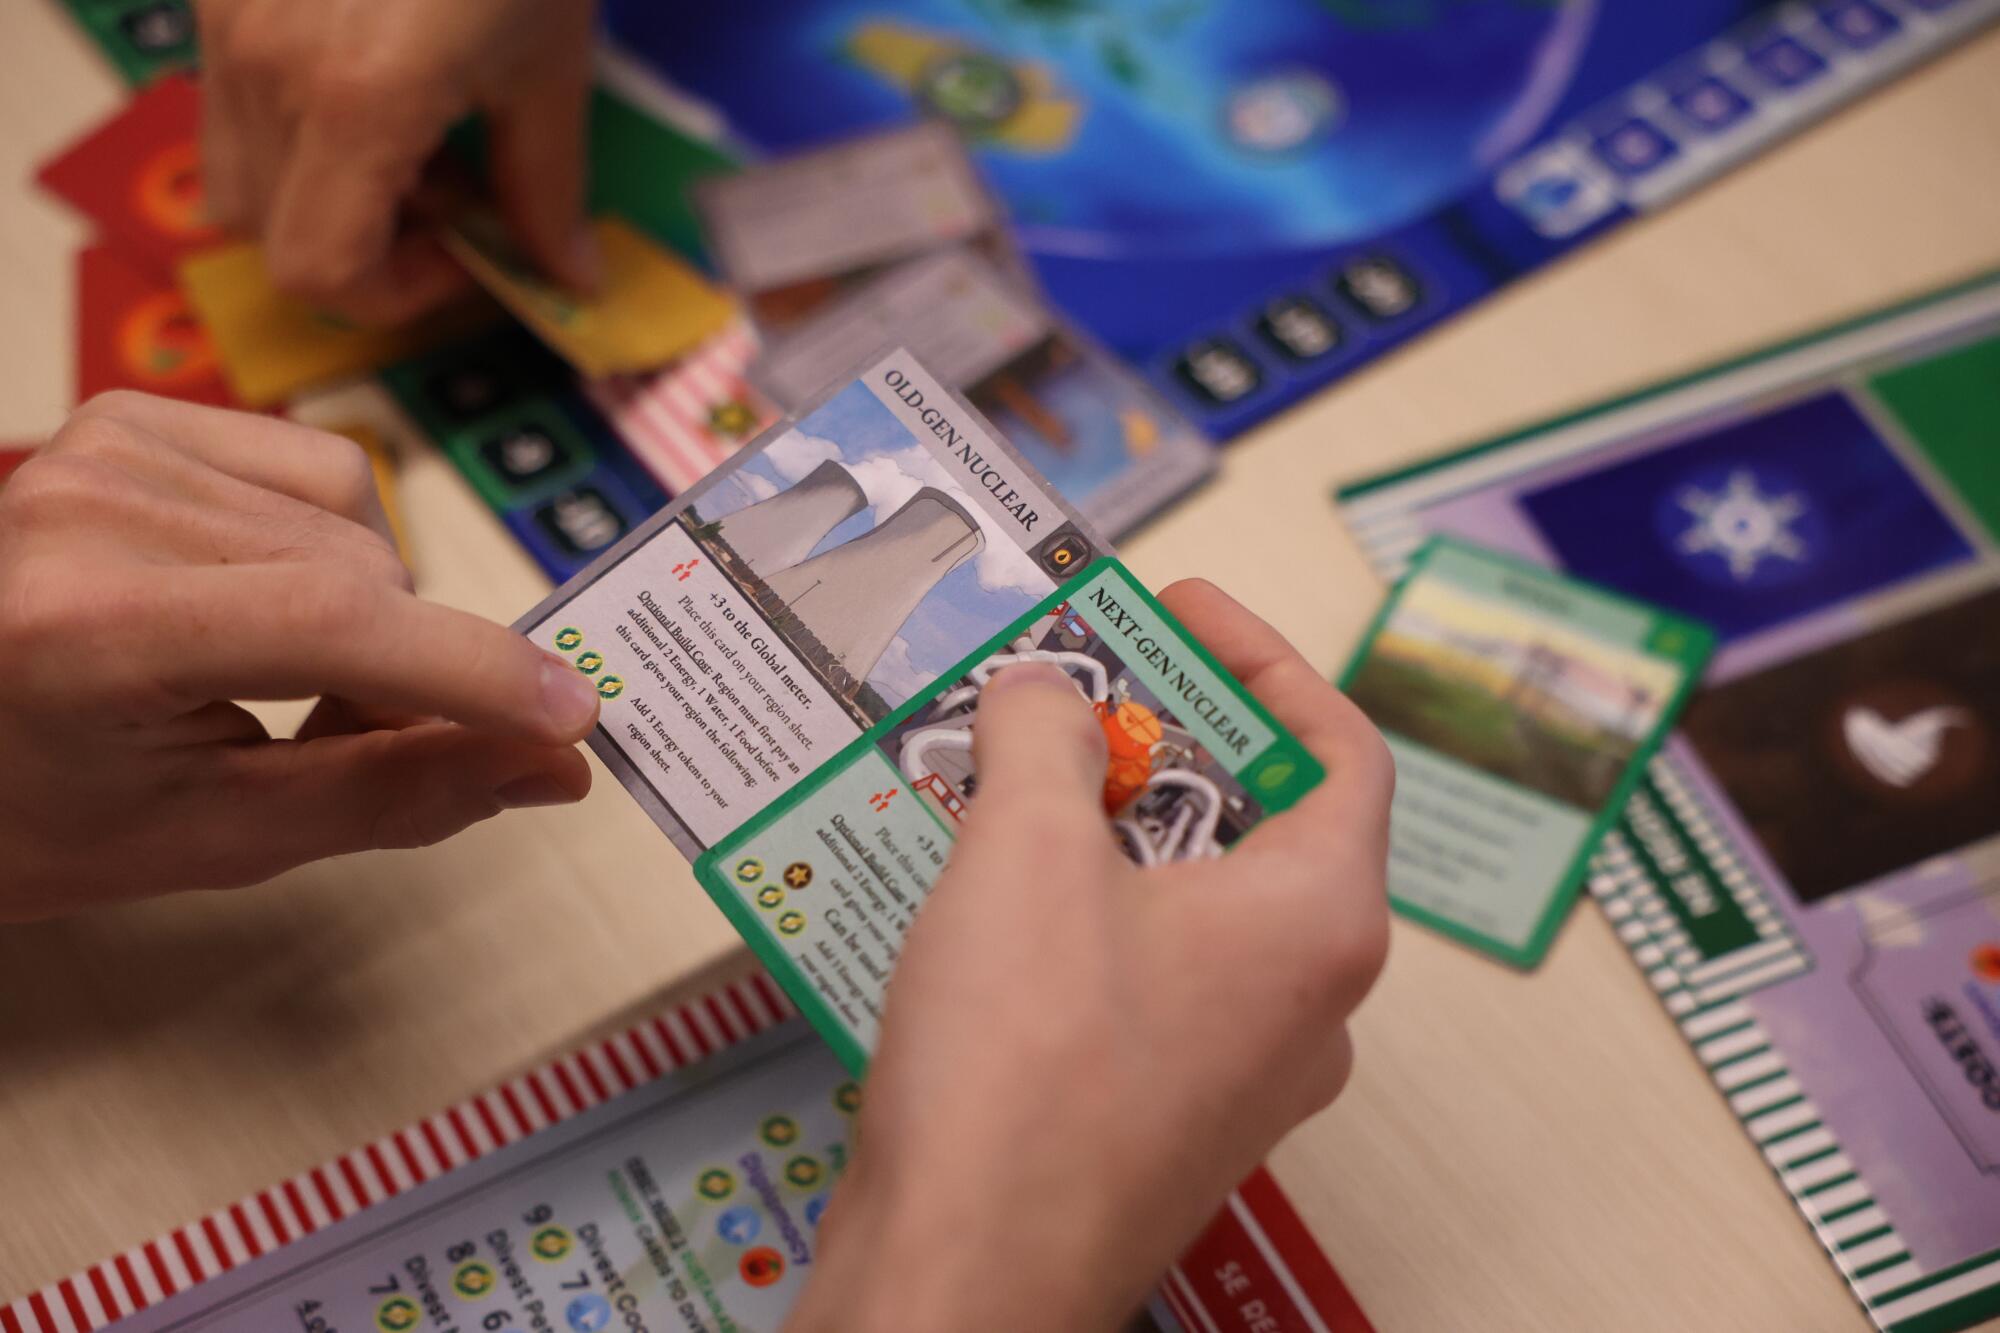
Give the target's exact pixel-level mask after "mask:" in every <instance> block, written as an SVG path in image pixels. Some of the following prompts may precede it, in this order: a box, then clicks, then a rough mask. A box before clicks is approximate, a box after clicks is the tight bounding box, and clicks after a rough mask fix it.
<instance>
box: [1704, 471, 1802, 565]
mask: <svg viewBox="0 0 2000 1333" xmlns="http://www.w3.org/2000/svg"><path fill="white" fill-rule="evenodd" d="M1674 502H1675V503H1676V504H1678V505H1679V506H1680V507H1681V509H1682V510H1683V511H1685V512H1686V513H1687V514H1688V515H1689V517H1691V518H1692V519H1693V520H1694V522H1693V524H1692V525H1691V526H1690V527H1689V528H1688V529H1687V530H1686V531H1684V532H1683V533H1681V535H1680V537H1679V538H1678V540H1677V543H1676V544H1677V545H1678V546H1679V547H1680V549H1681V550H1682V551H1684V552H1686V553H1688V554H1689V555H1696V554H1703V553H1707V554H1713V555H1717V556H1720V557H1721V558H1722V559H1723V561H1724V562H1725V563H1726V564H1728V566H1729V573H1730V576H1731V577H1732V578H1734V579H1736V581H1737V582H1739V583H1747V582H1748V581H1749V580H1750V579H1751V578H1753V577H1755V575H1756V573H1757V569H1758V567H1759V566H1760V565H1761V564H1763V562H1764V561H1766V560H1792V561H1800V560H1804V559H1805V558H1806V544H1805V542H1804V541H1803V540H1802V539H1801V538H1800V536H1799V534H1798V533H1796V532H1794V531H1793V530H1792V528H1791V523H1792V521H1793V520H1794V519H1797V518H1799V517H1801V516H1803V515H1804V514H1805V512H1806V502H1805V500H1804V498H1803V497H1801V496H1800V495H1798V494H1796V493H1789V494H1788V493H1783V492H1779V493H1775V494H1771V495H1766V494H1764V492H1763V491H1761V490H1759V489H1758V487H1757V476H1756V474H1755V473H1753V472H1752V471H1750V469H1748V468H1737V469H1736V470H1735V471H1733V472H1731V473H1730V474H1729V480H1728V482H1727V484H1725V485H1724V486H1723V487H1722V488H1721V490H1720V491H1706V490H1703V489H1702V488H1701V487H1699V486H1686V487H1683V488H1682V489H1681V492H1680V494H1678V495H1676V496H1675V497H1674Z"/></svg>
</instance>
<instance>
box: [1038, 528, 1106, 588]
mask: <svg viewBox="0 0 2000 1333" xmlns="http://www.w3.org/2000/svg"><path fill="white" fill-rule="evenodd" d="M1096 554H1097V552H1096V551H1095V550H1093V549H1092V548H1091V545H1090V543H1089V542H1088V541H1086V540H1085V539H1084V536H1083V534H1082V533H1080V532H1078V531H1077V530H1076V529H1075V528H1074V527H1064V528H1062V529H1061V530H1059V531H1057V532H1056V533H1054V534H1053V535H1051V536H1050V537H1049V538H1048V540H1046V541H1044V542H1043V543H1042V544H1041V545H1040V546H1039V547H1037V548H1036V549H1035V562H1036V563H1037V564H1039V565H1041V567H1042V569H1043V570H1044V571H1045V572H1047V574H1048V576H1049V577H1050V578H1052V579H1054V580H1055V581H1056V582H1057V583H1061V582H1063V581H1064V580H1065V579H1067V578H1069V577H1070V576H1071V575H1072V574H1075V573H1077V572H1078V571H1079V570H1081V569H1082V568H1083V567H1084V566H1085V565H1088V564H1089V563H1090V562H1091V559H1092V557H1094V556H1095V555H1096Z"/></svg>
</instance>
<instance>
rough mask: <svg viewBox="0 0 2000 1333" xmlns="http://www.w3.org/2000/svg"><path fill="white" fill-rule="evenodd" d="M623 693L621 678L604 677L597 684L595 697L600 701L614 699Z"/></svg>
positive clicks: (623, 685)
mask: <svg viewBox="0 0 2000 1333" xmlns="http://www.w3.org/2000/svg"><path fill="white" fill-rule="evenodd" d="M623 693H625V681H624V679H623V678H622V677H619V676H606V677H605V678H604V679H603V680H600V681H598V682H597V697H598V698H600V699H616V698H617V697H618V696H619V695H621V694H623Z"/></svg>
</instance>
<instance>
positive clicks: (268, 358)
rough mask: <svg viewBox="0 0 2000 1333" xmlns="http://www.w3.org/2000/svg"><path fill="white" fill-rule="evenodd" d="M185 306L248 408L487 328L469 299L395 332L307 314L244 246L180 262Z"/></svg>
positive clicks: (483, 310) (479, 302) (487, 307)
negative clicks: (204, 328) (211, 342)
mask: <svg viewBox="0 0 2000 1333" xmlns="http://www.w3.org/2000/svg"><path fill="white" fill-rule="evenodd" d="M181 283H182V285H183V286H184V287H185V288H186V289H187V298H188V301H189V302H190V303H191V304H192V305H193V306H194V308H195V309H196V310H197V311H199V312H200V314H201V318H202V320H203V321H204V323H206V325H207V326H208V329H209V332H210V334H211V335H212V336H213V338H214V340H215V347H216V350H217V352H218V353H219V355H220V358H221V363H222V370H223V373H224V374H225V375H226V376H227V377H228V380H229V384H230V387H231V388H232V389H234V390H235V392H236V395H237V397H239V398H241V399H242V400H243V401H244V402H245V403H247V404H248V405H250V406H251V407H272V406H275V405H277V404H279V403H282V402H284V401H285V400H286V399H288V398H290V397H292V396H293V395H294V394H298V393H303V392H305V391H306V390H308V389H314V388H318V387H320V386H322V385H325V384H329V383H331V382H333V381H335V380H340V379H346V378H349V377H350V376H354V375H362V374H366V373H368V372H369V371H372V370H379V369H380V368H381V367H383V366H385V365H388V364H390V363H391V362H395V361H401V360H403V359H404V358H406V357H411V356H415V355H417V354H419V353H420V352H423V351H425V350H426V349H428V348H431V347H434V346H437V345H439V344H440V343H443V342H447V341H449V340H451V339H453V338H456V337H458V336H459V335H461V334H464V333H469V332H471V331H472V330H474V329H477V328H479V327H480V326H482V325H485V324H489V323H491V322H492V321H493V320H494V319H495V318H496V317H497V314H498V312H497V311H496V310H495V309H494V307H493V304H492V303H491V302H490V301H486V300H484V299H476V300H473V301H470V302H466V303H461V304H458V305H454V306H451V307H449V308H447V309H444V310H440V311H438V312H437V313H436V314H433V315H427V316H425V317H424V318H422V319H420V320H418V321H417V322H415V323H413V324H406V325H403V326H402V327H400V328H393V329H375V328H363V327H361V326H359V325H356V324H352V323H349V322H348V321H347V320H345V319H342V318H340V317H339V316H337V315H332V314H328V313H326V312H324V311H319V310H315V309H313V308H312V307H311V306H309V305H306V304H305V303H304V302H302V301H298V300H294V299H293V298H292V297H289V296H286V295H285V294H284V293H282V292H280V291H279V290H278V289H277V288H276V287H274V286H273V285H272V284H271V277H270V274H269V273H268V272H267V271H266V270H265V267H264V255H263V251H262V250H260V249H259V248H258V247H257V246H255V245H251V244H248V243H239V244H235V245H228V246H224V247H222V248H221V249H218V250H207V251H204V252H202V253H201V254H198V255H196V256H194V257H193V258H192V259H189V260H187V261H186V262H185V263H183V264H182V265H181Z"/></svg>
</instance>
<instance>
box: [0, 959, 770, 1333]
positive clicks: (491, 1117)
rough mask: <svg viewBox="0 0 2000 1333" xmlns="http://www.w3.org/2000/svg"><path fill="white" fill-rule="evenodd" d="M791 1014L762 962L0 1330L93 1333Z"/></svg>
mask: <svg viewBox="0 0 2000 1333" xmlns="http://www.w3.org/2000/svg"><path fill="white" fill-rule="evenodd" d="M797 1012H798V1011H797V1010H796V1009H794V1008H793V1007H792V1003H791V1001H790V1000H788V999H786V998H785V995H784V993H783V992H782V991H780V990H779V989H778V987H777V986H775V985H774V984H772V982H771V980H770V978H768V977H766V976H765V975H764V974H763V973H762V972H757V973H753V974H751V975H749V976H747V977H744V978H743V979H741V980H738V981H733V982H730V983H728V984H726V985H724V986H721V987H719V988H717V989H716V990H714V991H711V992H709V993H708V994H706V995H703V996H700V997H698V998H696V999H694V1000H691V1001H689V1002H688V1003H686V1004H683V1005H680V1006H678V1007H677V1008H674V1009H671V1010H669V1011H667V1012H666V1013H664V1014H661V1015H659V1016H658V1017H656V1018H653V1019H651V1020H650V1021H648V1022H645V1023H641V1024H639V1025H638V1026H636V1027H632V1028H628V1029H626V1030H625V1031H623V1032H620V1033H617V1034H615V1035H613V1036H611V1037H610V1038H608V1039H606V1040H604V1041H600V1042H597V1043H595V1044H593V1045H590V1046H586V1047H584V1048H583V1049H581V1050H578V1051H573V1052H571V1053H570V1054H569V1055H566V1056H563V1057H561V1058H560V1059H557V1060H553V1061H551V1062H550V1063H548V1064H546V1065H543V1066H542V1067H541V1068H539V1069H534V1070H530V1071H529V1072H528V1073H526V1074H523V1075H520V1076H519V1077H517V1078H512V1079H509V1080H508V1081H507V1082H505V1083H502V1084H501V1085H500V1086H499V1087H496V1088H492V1089H489V1090H487V1091H486V1092H483V1093H480V1094H479V1095H477V1096H474V1097H470V1098H467V1099H466V1100H465V1101H462V1102H459V1103H458V1104H457V1105H455V1106H451V1107H448V1108H446V1109H445V1110H444V1111H443V1112H441V1113H440V1114H437V1115H434V1116H431V1117H429V1118H428V1119H425V1120H420V1121H418V1122H417V1123H416V1124H414V1125H410V1126H408V1127H406V1128H404V1129H399V1130H397V1131H396V1132H394V1133H393V1134H389V1135H387V1136H385V1137H383V1138H380V1139H377V1140H375V1141H374V1142H373V1143H369V1144H366V1145H364V1146H362V1147H360V1148H357V1149H355V1150H354V1151H352V1152H349V1153H347V1154H345V1155H343V1156H340V1157H336V1158H335V1159H333V1160H332V1161H330V1162H326V1163H323V1164H321V1165H319V1166H315V1167H313V1168H312V1169H310V1170H308V1171H304V1172H302V1173H300V1174H299V1175H296V1176H293V1177H292V1178H291V1179H289V1180H287V1181H284V1182H283V1183H282V1184H279V1185H275V1186H273V1187H271V1188H270V1189H266V1190H260V1191H259V1192H257V1193H256V1194H253V1195H251V1196H250V1197H249V1198H247V1199H239V1200H237V1201H236V1202H235V1203H232V1204H229V1205H227V1206H226V1207H223V1208H218V1209H217V1210H216V1211H214V1212H212V1213H210V1214H209V1215H208V1216H207V1217H204V1218H201V1219H199V1220H198V1221H195V1222H191V1223H189V1224H188V1225H186V1226H183V1227H181V1228H179V1229H178V1230H175V1231H170V1232H168V1233H167V1234H166V1235H164V1236H159V1237H156V1238H155V1239H153V1240H149V1241H146V1242H145V1243H144V1244H142V1245H138V1246H135V1247H134V1248H132V1249H130V1250H127V1251H125V1252H124V1253H122V1254H119V1255H115V1256H113V1257H112V1258H110V1259H107V1260H104V1261H103V1262H101V1263H98V1264H95V1265H93V1266H91V1267H89V1268H86V1269H84V1270H83V1271H82V1272H80V1273H73V1274H71V1275H70V1276H68V1277H66V1278H63V1279H61V1280H60V1281H57V1282H54V1283H51V1284H50V1285H49V1286H46V1287H44V1288H42V1289H41V1290H40V1291H37V1292H32V1293H30V1294H29V1295H27V1296H25V1297H23V1298H21V1299H20V1300H17V1301H15V1302H13V1303H12V1304H11V1305H0V1333H93V1330H96V1329H100V1328H103V1327H105V1326H106V1325H107V1324H110V1323H111V1322H113V1321H114V1320H117V1319H121V1318H123V1317H124V1316H126V1315H129V1314H134V1313H136V1312H138V1311H140V1310H144V1309H146V1308H147V1307H149V1306H152V1305H156V1304H158V1303H159V1302H160V1301H162V1300H165V1299H166V1298H167V1297H169V1296H172V1295H173V1294H175V1293H176V1292H179V1291H184V1290H186V1289H187V1288H189V1287H191V1286H194V1285H195V1284H196V1283H199V1282H202V1281H205V1280H206V1279H208V1278H211V1277H216V1276H218V1275H220V1274H222V1273H226V1272H228V1271H229V1270H230V1269H232V1268H235V1267H236V1266H237V1265H239V1264H243V1263H247V1262H249V1261H250V1260H252V1259H255V1258H257V1257H258V1256H259V1255H261V1254H263V1253H265V1252H266V1251H267V1250H271V1249H275V1248H276V1247H277V1246H280V1245H286V1244H289V1243H290V1242H292V1241H294V1240H297V1239H299V1238H300V1237H303V1236H309V1235H311V1234H312V1233H313V1232H315V1231H318V1230H320V1229H321V1228H322V1227H326V1226H330V1225H332V1224H333V1223H335V1222H338V1221H340V1220H341V1219H342V1218H344V1217H347V1216H348V1215H349V1214H352V1213H356V1212H359V1211H361V1210H362V1209H363V1208H366V1207H368V1206H369V1205H370V1204H373V1203H379V1202H380V1201H382V1200H383V1199H388V1198H393V1197H394V1196H395V1195H398V1194H401V1193H402V1192H403V1191H404V1190H407V1189H410V1188H413V1187H414V1186H417V1185H421V1184H423V1183H424V1182H425V1181H427V1180H431V1179H433V1178H435V1177H437V1176H440V1175H443V1174H444V1173H445V1172H447V1171H449V1170H451V1169H452V1168H453V1167H456V1166H462V1165H464V1164H465V1163H467V1162H470V1161H474V1160H476V1159H478V1158H481V1157H484V1156H486V1155H487V1154H488V1153H490V1152H492V1151H494V1150H495V1149H497V1148H502V1147H505V1146H506V1145H507V1144H510V1143H513V1142H515V1141H516V1140H519V1139H523V1138H526V1137H527V1136H528V1135H530V1134H532V1133H534V1132H535V1131H536V1130H538V1129H545V1128H547V1127H548V1126H550V1125H553V1124H557V1123H559V1122H561V1121H564V1120H567V1119H569V1118H570V1117H571V1116H574V1115H578V1114H581V1113H582V1112H584V1111H587V1110H589V1109H590V1108H591V1107H593V1106H596V1105H597V1104H598V1103H600V1102H603V1101H607V1100H609V1099H610V1098H612V1097H614V1096H616V1095H617V1094H619V1093H621V1092H625V1091H627V1090H629V1089H632V1088H636V1087H638V1086H639V1085H640V1084H642V1083H648V1082H651V1081H652V1080H654V1079H656V1078H659V1077H660V1076H661V1075H663V1074H665V1073H667V1072H668V1071H669V1070H674V1069H679V1068H682V1067H684V1066H687V1065H691V1064H695V1063H697V1062H698V1061H700V1060H702V1059H703V1058H705V1057H707V1056H709V1055H712V1054H714V1053H715V1052H716V1051H719V1050H721V1049H723V1048H724V1047H726V1046H730V1045H732V1044H734V1043H736V1042H739V1041H742V1040H744V1039H745V1038H747V1037H749V1036H750V1035H752V1034H753V1033H757V1032H762V1031H763V1030H765V1029H766V1028H769V1027H772V1026H774V1025H775V1024H777V1023H780V1022H782V1021H784V1020H785V1019H787V1018H789V1017H791V1016H792V1015H793V1014H795V1013H797Z"/></svg>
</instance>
